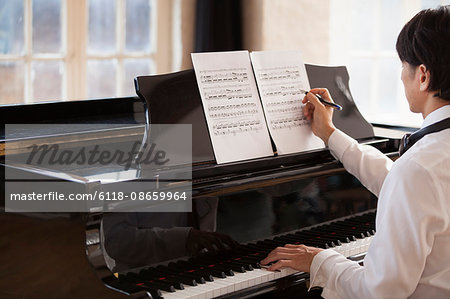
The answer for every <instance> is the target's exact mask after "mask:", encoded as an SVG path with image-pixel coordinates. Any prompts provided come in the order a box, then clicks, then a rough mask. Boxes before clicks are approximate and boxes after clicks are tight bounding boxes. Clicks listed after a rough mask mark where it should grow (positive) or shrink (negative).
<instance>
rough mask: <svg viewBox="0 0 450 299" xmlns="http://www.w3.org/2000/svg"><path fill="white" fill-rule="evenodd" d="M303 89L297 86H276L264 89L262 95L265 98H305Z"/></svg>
mask: <svg viewBox="0 0 450 299" xmlns="http://www.w3.org/2000/svg"><path fill="white" fill-rule="evenodd" d="M302 91H303V90H302V89H300V88H298V87H297V86H296V85H291V86H284V85H281V86H275V87H269V88H266V89H263V90H262V91H261V94H262V95H263V96H265V97H280V96H281V97H286V96H303V95H304V93H302Z"/></svg>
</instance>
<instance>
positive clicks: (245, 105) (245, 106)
mask: <svg viewBox="0 0 450 299" xmlns="http://www.w3.org/2000/svg"><path fill="white" fill-rule="evenodd" d="M257 106H258V105H257V104H256V103H252V102H250V103H249V102H245V103H239V104H226V105H216V106H209V108H208V110H209V111H217V110H229V109H249V108H256V107H257Z"/></svg>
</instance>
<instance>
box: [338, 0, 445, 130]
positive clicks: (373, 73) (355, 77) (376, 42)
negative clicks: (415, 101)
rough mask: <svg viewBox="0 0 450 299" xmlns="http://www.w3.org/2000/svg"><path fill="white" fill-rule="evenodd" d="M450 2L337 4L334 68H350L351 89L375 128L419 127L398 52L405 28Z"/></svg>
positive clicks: (350, 0) (399, 0)
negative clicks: (382, 125) (423, 12)
mask: <svg viewBox="0 0 450 299" xmlns="http://www.w3.org/2000/svg"><path fill="white" fill-rule="evenodd" d="M440 4H450V1H449V0H414V1H411V0H395V1H393V0H344V1H343V0H333V1H332V2H331V8H330V9H331V14H330V15H331V20H330V26H331V28H330V32H331V41H330V63H332V64H345V65H347V66H348V69H349V73H350V87H351V90H352V93H353V96H354V99H355V101H356V102H357V105H358V107H359V109H360V110H361V112H362V113H363V114H364V116H365V117H366V118H367V119H368V120H369V121H370V122H373V123H388V124H393V125H405V126H416V127H418V126H420V125H421V123H422V118H421V115H418V114H413V113H411V112H410V111H409V108H408V103H407V101H406V98H405V96H404V91H403V85H402V82H401V80H400V72H401V63H400V61H399V59H398V55H397V52H396V50H395V43H396V40H397V36H398V34H399V33H400V30H401V29H402V27H403V25H404V24H405V23H406V22H407V21H408V20H409V19H411V18H412V17H413V16H414V15H415V14H416V13H417V12H419V11H420V10H421V9H424V8H435V7H437V6H438V5H440Z"/></svg>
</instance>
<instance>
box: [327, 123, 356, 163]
mask: <svg viewBox="0 0 450 299" xmlns="http://www.w3.org/2000/svg"><path fill="white" fill-rule="evenodd" d="M354 143H357V141H356V140H355V139H353V138H352V137H350V136H348V135H347V134H345V133H344V132H342V131H341V130H338V129H336V130H334V132H333V133H331V135H330V137H329V138H328V149H329V150H330V152H331V154H332V155H333V157H335V158H336V159H338V160H339V161H342V157H343V155H344V152H345V151H346V150H347V148H348V147H350V146H351V145H352V144H354Z"/></svg>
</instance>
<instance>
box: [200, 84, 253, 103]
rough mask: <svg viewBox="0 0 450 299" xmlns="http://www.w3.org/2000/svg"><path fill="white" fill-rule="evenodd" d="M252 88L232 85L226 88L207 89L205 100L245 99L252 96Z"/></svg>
mask: <svg viewBox="0 0 450 299" xmlns="http://www.w3.org/2000/svg"><path fill="white" fill-rule="evenodd" d="M252 96H253V95H252V93H251V90H250V88H240V87H230V88H224V89H219V90H218V89H214V88H213V89H206V88H205V100H207V101H211V100H233V99H235V100H243V99H250V98H252Z"/></svg>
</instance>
